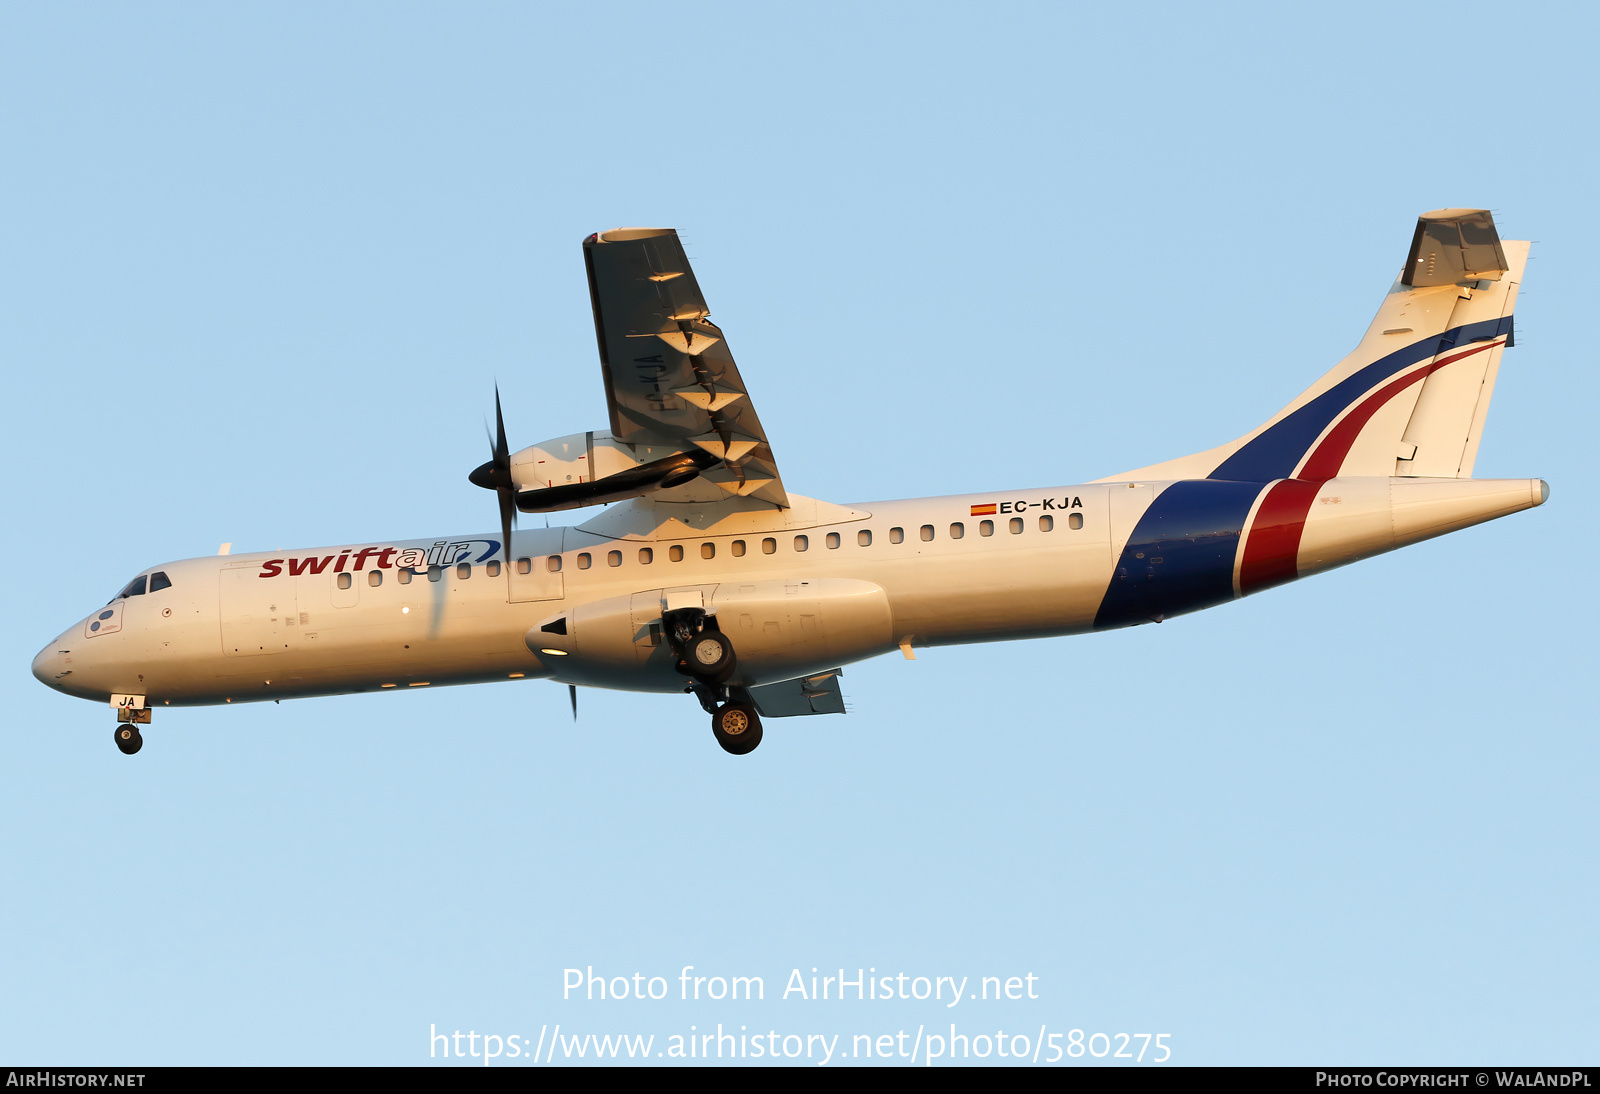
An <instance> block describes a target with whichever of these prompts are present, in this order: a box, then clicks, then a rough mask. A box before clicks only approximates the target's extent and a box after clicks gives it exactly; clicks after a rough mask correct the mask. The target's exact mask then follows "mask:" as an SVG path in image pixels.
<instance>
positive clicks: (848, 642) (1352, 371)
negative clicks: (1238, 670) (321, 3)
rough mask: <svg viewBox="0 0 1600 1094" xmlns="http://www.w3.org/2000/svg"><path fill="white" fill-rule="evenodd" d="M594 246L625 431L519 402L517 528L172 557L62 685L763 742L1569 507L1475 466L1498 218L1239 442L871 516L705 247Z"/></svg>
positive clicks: (93, 630) (506, 470)
mask: <svg viewBox="0 0 1600 1094" xmlns="http://www.w3.org/2000/svg"><path fill="white" fill-rule="evenodd" d="M583 254H584V261H585V263H586V264H587V267H588V276H589V293H590V299H591V301H592V303H593V306H594V324H595V334H596V336H597V338H598V340H599V347H600V372H601V376H602V378H603V381H604V385H605V391H606V400H607V403H608V405H609V408H610V422H609V428H608V429H597V430H591V431H589V432H584V433H574V434H572V435H571V436H566V437H558V438H556V439H555V440H551V441H545V442H543V443H542V444H537V445H534V446H532V447H530V448H524V449H522V450H521V451H519V452H514V453H513V452H511V451H510V449H509V446H508V444H507V442H506V432H505V422H504V417H503V415H502V414H501V412H500V405H499V403H500V400H499V394H498V392H496V395H495V418H496V425H497V433H496V436H495V437H494V439H493V441H492V451H493V455H492V458H491V459H490V460H489V461H488V462H486V463H485V464H483V465H482V466H481V467H479V468H477V469H476V470H474V471H473V472H472V473H471V475H470V476H469V479H470V481H471V482H473V483H474V484H476V485H478V486H480V487H483V488H485V489H489V490H493V491H494V492H495V494H496V496H497V498H498V500H499V507H500V528H499V530H498V533H485V534H473V535H462V536H440V537H438V538H436V539H430V540H405V541H397V540H364V541H360V542H356V543H350V544H345V545H341V546H337V547H317V548H304V549H298V550H292V551H270V552H255V553H251V554H242V555H241V554H227V553H222V554H220V555H218V556H213V557H209V558H193V559H187V560H184V561H180V562H165V563H162V564H160V565H159V566H154V567H151V568H150V569H148V570H145V571H144V572H142V573H140V574H139V575H138V576H137V577H135V578H134V579H133V580H132V581H130V582H128V584H127V585H126V586H124V587H123V589H122V591H121V592H119V593H117V595H116V596H115V597H113V598H112V600H111V602H110V603H109V604H107V605H106V606H105V607H103V608H99V609H96V610H95V611H94V612H92V613H90V615H89V616H88V618H86V619H84V620H83V621H82V622H79V623H75V624H73V625H72V626H71V627H69V628H68V629H67V630H66V631H64V632H63V633H62V634H61V636H60V637H59V638H57V639H56V640H55V641H53V642H51V643H50V644H49V645H47V646H46V647H45V648H44V649H43V650H41V651H40V652H39V655H38V656H37V657H35V658H34V661H33V673H34V675H35V676H37V677H38V678H39V679H40V680H41V681H43V682H44V683H45V684H47V685H49V686H50V687H52V688H55V689H56V690H58V691H61V692H65V693H66V694H68V695H75V696H78V697H81V698H84V699H90V700H93V701H95V702H98V703H107V702H109V704H110V705H111V706H112V707H113V708H115V711H116V716H117V728H116V743H117V747H118V748H120V749H121V750H122V751H123V752H125V753H129V754H132V753H135V752H138V751H139V749H140V747H141V746H142V744H143V739H142V737H141V734H140V726H143V725H147V724H149V723H150V719H151V714H152V711H153V710H154V709H155V708H157V707H184V706H198V705H205V704H217V703H244V702H258V701H261V700H266V699H274V700H281V699H287V698H297V697H303V696H315V695H335V694H347V693H352V692H380V691H401V690H409V689H412V688H425V687H440V686H442V685H445V684H468V683H481V682H487V681H490V680H529V679H537V678H548V679H551V680H555V681H559V682H561V683H565V684H568V685H570V686H572V687H574V688H575V687H576V686H577V685H580V684H581V685H585V686H590V687H609V688H625V689H631V690H636V691H655V692H685V693H689V694H692V695H694V696H695V697H696V698H697V699H698V700H699V702H700V705H701V706H702V707H703V708H704V709H705V710H706V712H707V713H709V714H710V715H711V720H712V732H713V734H714V736H715V738H716V740H717V742H718V743H719V744H720V745H721V746H722V747H723V748H724V749H726V750H727V751H728V752H730V753H733V754H735V755H743V754H746V753H748V752H750V751H751V750H752V749H754V748H755V747H756V745H758V744H759V743H760V741H761V736H762V723H761V719H762V718H769V719H770V718H781V717H789V716H794V715H815V714H829V713H834V714H841V713H844V703H843V699H842V697H841V694H840V690H839V676H840V672H841V668H842V666H844V665H846V664H849V663H850V662H853V661H858V660H861V659H863V658H867V657H875V656H878V655H880V654H884V653H892V652H894V651H895V650H899V651H900V652H902V653H903V654H904V655H905V656H906V657H907V658H911V657H913V656H914V654H913V650H914V649H915V648H916V647H918V646H938V645H949V644H954V643H960V642H983V641H993V640H998V639H1011V638H1035V637H1044V636H1050V635H1068V634H1081V633H1086V632H1090V631H1099V630H1106V629H1109V628H1113V627H1126V626H1130V625H1136V624H1142V623H1150V622H1157V623H1159V622H1161V621H1163V620H1165V619H1170V618H1172V617H1173V616H1177V615H1182V614H1184V613H1186V612H1193V611H1197V610H1199V609H1201V608H1208V607H1212V606H1213V605H1217V604H1221V603H1224V602H1226V601H1229V600H1233V599H1235V598H1236V597H1241V596H1248V595H1250V594H1252V593H1257V592H1260V591H1262V590H1264V589H1268V588H1271V587H1272V586H1274V585H1278V584H1281V583H1283V582H1286V581H1292V580H1294V579H1295V578H1300V577H1306V576H1308V575H1311V574H1314V573H1318V572H1320V571H1322V570H1327V569H1330V568H1332V567H1335V566H1342V565H1344V564H1345V563H1348V562H1354V561H1356V560H1358V559H1362V558H1367V557H1369V556H1371V555H1376V554H1379V553H1381V552H1384V551H1390V550H1393V549H1394V548H1396V547H1403V546H1405V545H1407V544H1410V543H1416V542H1417V541H1419V540H1424V539H1428V538H1430V537H1433V536H1438V535H1443V534H1444V533H1446V532H1453V531H1455V530H1456V529H1459V528H1465V527H1467V526H1468V525H1472V524H1478V523H1480V522H1482V521H1486V520H1492V519H1493V518H1495V517H1500V516H1504V515H1505V514H1507V513H1513V512H1516V511H1517V510H1520V509H1527V508H1530V507H1532V506H1535V505H1539V504H1541V503H1542V502H1544V500H1545V499H1546V498H1547V497H1548V496H1549V487H1548V486H1547V485H1546V484H1545V483H1544V482H1543V481H1542V480H1539V479H1474V478H1472V467H1473V463H1474V461H1475V460H1476V458H1477V454H1478V443H1479V441H1480V439H1481V438H1482V435H1483V424H1484V417H1485V415H1486V413H1487V411H1488V409H1489V399H1490V396H1491V395H1493V393H1494V384H1495V377H1496V375H1497V373H1498V370H1499V367H1500V356H1501V353H1502V352H1503V351H1504V350H1505V348H1506V347H1508V346H1510V345H1512V343H1513V334H1512V311H1513V309H1514V307H1515V305H1516V299H1517V289H1518V286H1519V284H1520V283H1521V281H1522V273H1523V267H1524V265H1525V263H1526V261H1527V255H1528V244H1527V243H1518V242H1510V241H1506V242H1502V241H1501V240H1500V238H1499V234H1498V233H1497V231H1496V230H1495V226H1494V221H1493V220H1492V218H1491V217H1490V215H1489V213H1488V212H1487V211H1485V210H1481V209H1441V210H1437V211H1435V212H1431V213H1424V214H1423V215H1422V216H1421V218H1419V220H1418V222H1417V227H1416V232H1415V235H1414V236H1413V238H1412V241H1411V251H1410V253H1409V254H1408V255H1407V257H1406V260H1405V265H1404V266H1403V267H1402V268H1401V270H1400V276H1399V278H1398V279H1397V280H1396V281H1395V283H1394V284H1393V285H1392V286H1391V287H1390V289H1389V291H1388V293H1387V295H1386V296H1385V297H1384V299H1383V304H1382V305H1381V306H1380V307H1379V309H1378V315H1377V318H1375V319H1374V320H1373V321H1372V325H1371V327H1369V328H1368V330H1367V333H1366V335H1365V336H1364V337H1363V338H1362V339H1361V342H1360V344H1359V345H1358V346H1357V347H1356V349H1355V351H1354V352H1352V353H1351V354H1350V355H1349V356H1348V357H1346V358H1345V359H1344V360H1343V361H1340V362H1339V363H1338V364H1337V365H1335V366H1334V367H1333V369H1332V370H1331V371H1329V372H1328V373H1327V374H1326V375H1324V376H1323V377H1322V378H1321V379H1319V380H1318V381H1317V382H1316V383H1314V384H1312V385H1311V386H1310V387H1309V388H1307V389H1306V390H1305V391H1304V392H1302V393H1301V394H1300V395H1299V396H1298V397H1296V398H1295V399H1294V401H1293V402H1291V403H1289V405H1288V406H1286V407H1284V408H1283V409H1282V410H1280V411H1279V412H1278V413H1277V414H1275V415H1273V416H1272V418H1270V419H1269V420H1268V421H1267V422H1266V423H1264V424H1263V425H1261V426H1260V427H1259V428H1257V429H1255V430H1253V431H1251V432H1250V433H1247V434H1245V435H1244V436H1243V437H1240V438H1238V439H1237V440H1233V441H1229V442H1228V443H1226V444H1223V445H1220V446H1218V447H1216V448H1213V449H1210V450H1209V451H1205V452H1199V453H1196V454H1194V455H1191V456H1183V457H1181V458H1178V459H1173V460H1168V461H1166V462H1165V463H1158V464H1152V465H1151V466H1149V467H1141V468H1138V469H1137V470H1134V471H1127V472H1124V473H1122V474H1118V475H1110V476H1107V477H1105V478H1101V479H1096V480H1095V481H1093V482H1088V483H1078V484H1074V485H1065V486H1046V487H1026V488H1017V487H1011V486H1007V487H1003V488H997V489H995V490H992V491H985V492H983V493H977V494H963V495H958V496H952V497H932V498H916V499H911V500H905V501H883V502H856V503H852V504H849V505H837V504H834V503H831V502H826V501H819V500H816V499H813V498H807V497H802V496H800V495H798V494H793V493H790V492H789V490H788V489H787V487H786V486H785V485H784V482H783V479H782V477H781V476H780V474H779V471H778V461H777V459H776V457H775V456H774V454H773V451H772V448H771V447H770V445H769V444H768V440H767V434H766V431H765V429H764V428H763V427H762V424H761V420H760V419H759V418H758V417H757V415H756V410H755V403H754V400H753V398H752V396H751V394H750V390H749V388H748V387H747V386H746V384H745V382H744V379H743V377H742V376H741V375H740V372H739V369H738V367H737V366H736V365H735V364H734V360H733V355H732V354H731V353H730V352H729V349H728V343H727V341H726V339H725V338H724V336H723V333H722V330H721V329H720V328H718V327H717V326H715V325H713V324H712V323H711V321H710V319H709V315H710V311H709V309H708V308H707V307H706V302H705V297H704V296H703V295H702V294H701V291H700V286H699V283H698V282H697V281H696V279H695V275H694V272H693V271H692V270H691V269H690V268H689V262H688V260H687V258H686V257H685V256H684V252H683V247H682V245H681V244H680V243H679V241H678V236H677V233H676V232H674V231H672V230H670V229H654V228H623V229H618V230H616V231H611V232H602V233H597V234H595V235H591V236H590V237H589V238H588V239H586V240H584V243H583ZM594 505H608V506H609V507H608V508H605V509H602V510H601V511H600V512H599V513H598V514H597V515H595V516H594V517H593V518H592V519H590V520H588V521H586V522H585V523H583V524H579V525H576V526H574V527H557V528H544V529H535V530H532V531H518V532H513V530H512V524H513V519H514V517H515V515H516V514H517V513H519V512H521V513H550V512H556V511H560V510H565V509H573V508H578V507H583V506H594ZM573 695H574V713H576V705H575V704H576V698H575V697H576V692H575V691H574V692H573Z"/></svg>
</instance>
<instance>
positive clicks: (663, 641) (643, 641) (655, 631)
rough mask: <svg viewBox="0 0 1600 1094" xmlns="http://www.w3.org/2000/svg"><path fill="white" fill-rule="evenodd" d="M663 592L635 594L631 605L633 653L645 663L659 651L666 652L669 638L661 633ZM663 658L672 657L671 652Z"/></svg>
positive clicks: (653, 591) (654, 591)
mask: <svg viewBox="0 0 1600 1094" xmlns="http://www.w3.org/2000/svg"><path fill="white" fill-rule="evenodd" d="M661 605H662V590H660V589H651V590H650V591H648V592H643V593H634V594H633V604H632V605H631V608H632V610H631V622H632V624H633V651H634V654H635V655H636V656H637V657H638V658H639V661H640V662H641V663H643V662H644V661H648V660H649V659H650V655H651V654H652V653H655V652H656V651H657V650H665V649H668V647H667V637H666V635H665V634H663V633H662V631H661V612H662V606H661ZM663 656H669V657H670V656H671V652H670V650H669V651H668V653H666V654H664V655H663Z"/></svg>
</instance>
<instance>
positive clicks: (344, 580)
mask: <svg viewBox="0 0 1600 1094" xmlns="http://www.w3.org/2000/svg"><path fill="white" fill-rule="evenodd" d="M335 580H336V581H337V582H338V585H339V588H341V589H348V588H349V587H350V575H349V574H340V575H339V576H338V577H337V578H336V579H335Z"/></svg>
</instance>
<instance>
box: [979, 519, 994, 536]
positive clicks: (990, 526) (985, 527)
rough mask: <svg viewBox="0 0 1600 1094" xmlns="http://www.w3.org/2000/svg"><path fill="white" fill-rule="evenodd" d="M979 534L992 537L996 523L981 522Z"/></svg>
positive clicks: (990, 521)
mask: <svg viewBox="0 0 1600 1094" xmlns="http://www.w3.org/2000/svg"><path fill="white" fill-rule="evenodd" d="M978 534H979V535H980V536H992V535H994V521H992V520H980V521H979V522H978Z"/></svg>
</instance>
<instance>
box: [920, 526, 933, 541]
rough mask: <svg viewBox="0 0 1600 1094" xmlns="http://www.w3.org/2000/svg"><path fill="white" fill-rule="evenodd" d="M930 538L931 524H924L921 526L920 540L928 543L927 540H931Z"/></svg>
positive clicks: (931, 535)
mask: <svg viewBox="0 0 1600 1094" xmlns="http://www.w3.org/2000/svg"><path fill="white" fill-rule="evenodd" d="M932 540H933V525H931V524H924V525H923V526H922V542H924V543H929V542H932Z"/></svg>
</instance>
